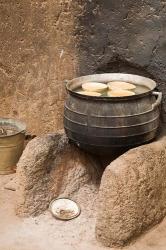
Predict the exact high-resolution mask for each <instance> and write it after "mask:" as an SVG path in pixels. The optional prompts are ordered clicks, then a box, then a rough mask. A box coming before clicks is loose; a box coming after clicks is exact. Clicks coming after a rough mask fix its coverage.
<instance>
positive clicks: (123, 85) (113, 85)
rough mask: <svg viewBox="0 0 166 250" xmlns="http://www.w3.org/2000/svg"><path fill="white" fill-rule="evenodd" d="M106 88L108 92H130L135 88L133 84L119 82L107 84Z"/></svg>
mask: <svg viewBox="0 0 166 250" xmlns="http://www.w3.org/2000/svg"><path fill="white" fill-rule="evenodd" d="M108 87H109V89H110V90H117V89H121V90H123V89H124V90H132V89H135V88H136V86H135V85H134V84H131V83H129V82H119V81H114V82H109V83H108Z"/></svg>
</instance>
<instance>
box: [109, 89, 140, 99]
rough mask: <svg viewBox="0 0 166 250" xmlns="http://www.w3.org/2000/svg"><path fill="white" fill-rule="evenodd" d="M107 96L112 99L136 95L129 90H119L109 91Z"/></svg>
mask: <svg viewBox="0 0 166 250" xmlns="http://www.w3.org/2000/svg"><path fill="white" fill-rule="evenodd" d="M107 95H108V96H110V97H123V96H132V95H135V93H134V92H132V91H128V90H121V89H117V90H112V91H108V92H107Z"/></svg>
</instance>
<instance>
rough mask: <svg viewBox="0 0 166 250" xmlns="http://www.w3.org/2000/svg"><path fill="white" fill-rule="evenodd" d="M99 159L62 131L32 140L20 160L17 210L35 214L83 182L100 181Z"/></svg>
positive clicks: (69, 193)
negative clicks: (78, 146) (73, 142)
mask: <svg viewBox="0 0 166 250" xmlns="http://www.w3.org/2000/svg"><path fill="white" fill-rule="evenodd" d="M100 177H101V171H100V166H99V164H98V163H97V161H96V160H95V159H94V158H93V157H92V156H90V155H89V154H87V153H84V152H83V151H81V150H80V149H78V148H77V147H76V146H74V145H73V144H69V142H68V139H67V137H66V136H65V135H64V134H63V132H62V133H61V132H60V133H56V134H48V135H45V136H41V137H36V138H35V139H33V140H32V141H30V142H29V143H28V144H27V146H26V148H25V150H24V152H23V154H22V156H21V159H20V161H19V163H18V167H17V178H18V187H17V190H16V193H17V204H16V213H17V214H18V215H19V216H36V215H39V214H41V213H42V212H44V211H45V210H46V209H47V208H48V205H49V203H50V201H51V200H52V199H54V198H57V197H68V198H72V197H73V195H74V194H75V193H76V192H78V191H79V189H80V188H82V187H83V186H84V185H90V184H93V185H99V180H100Z"/></svg>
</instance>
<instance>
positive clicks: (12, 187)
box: [4, 174, 17, 191]
mask: <svg viewBox="0 0 166 250" xmlns="http://www.w3.org/2000/svg"><path fill="white" fill-rule="evenodd" d="M4 189H7V190H10V191H16V189H17V175H16V174H14V176H13V178H12V179H11V180H10V181H8V182H7V183H5V185H4Z"/></svg>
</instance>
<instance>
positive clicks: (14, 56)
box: [0, 0, 166, 134]
mask: <svg viewBox="0 0 166 250" xmlns="http://www.w3.org/2000/svg"><path fill="white" fill-rule="evenodd" d="M165 22H166V2H165V1H161V0H160V1H158V0H142V1H132V0H126V1H123V0H111V1H108V0H94V1H90V0H85V1H82V0H41V1H39V0H37V1H34V0H22V1H18V0H10V1H9V0H2V1H0V37H1V39H0V51H1V57H0V115H1V116H2V115H3V116H13V117H19V118H20V119H23V120H25V121H26V122H27V124H28V128H29V129H30V131H31V132H32V133H37V134H38V133H41V132H46V131H55V130H56V129H59V128H62V126H63V124H62V116H63V114H62V110H63V101H64V96H65V90H64V85H63V79H66V78H67V79H70V78H73V77H74V76H75V75H83V74H89V73H94V72H132V73H138V74H141V75H146V76H149V77H152V78H154V79H155V80H156V81H157V82H158V83H159V84H160V89H161V90H162V91H163V93H166V85H165V81H166V56H165V55H166V40H165V33H166V28H165ZM164 99H165V97H164Z"/></svg>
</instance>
